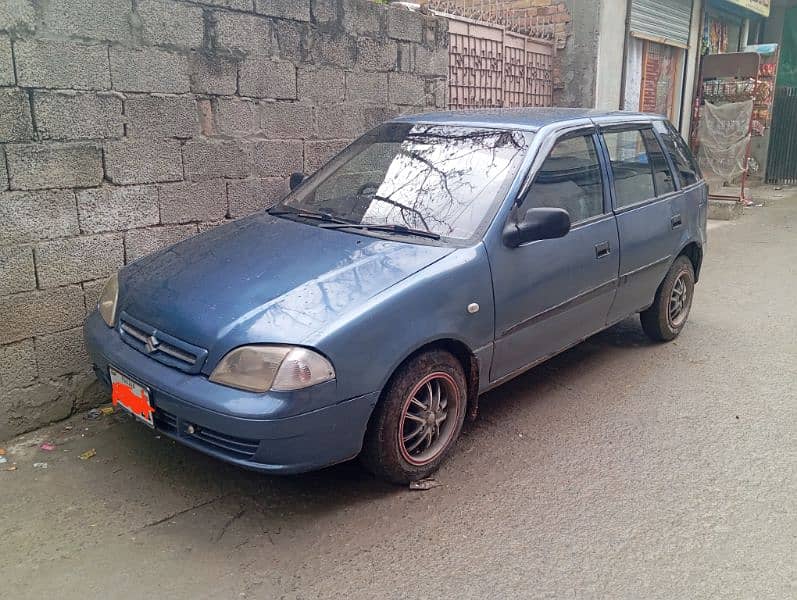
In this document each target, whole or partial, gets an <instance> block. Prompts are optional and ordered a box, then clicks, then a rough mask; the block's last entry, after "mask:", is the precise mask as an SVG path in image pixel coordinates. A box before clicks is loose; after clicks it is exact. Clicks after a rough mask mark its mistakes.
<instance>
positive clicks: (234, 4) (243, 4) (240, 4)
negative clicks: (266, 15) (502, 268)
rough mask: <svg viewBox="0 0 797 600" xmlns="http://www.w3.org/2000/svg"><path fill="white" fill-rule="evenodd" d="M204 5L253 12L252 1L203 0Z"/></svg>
mask: <svg viewBox="0 0 797 600" xmlns="http://www.w3.org/2000/svg"><path fill="white" fill-rule="evenodd" d="M202 4H210V5H211V6H220V7H222V8H233V9H235V10H252V0H202Z"/></svg>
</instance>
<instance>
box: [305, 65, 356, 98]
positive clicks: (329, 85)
mask: <svg viewBox="0 0 797 600" xmlns="http://www.w3.org/2000/svg"><path fill="white" fill-rule="evenodd" d="M298 86H299V99H300V100H310V101H314V102H318V103H322V102H342V101H343V98H344V97H345V92H346V85H345V83H344V74H343V71H342V70H340V69H336V68H333V67H320V68H312V67H307V68H306V67H302V68H300V69H299V80H298Z"/></svg>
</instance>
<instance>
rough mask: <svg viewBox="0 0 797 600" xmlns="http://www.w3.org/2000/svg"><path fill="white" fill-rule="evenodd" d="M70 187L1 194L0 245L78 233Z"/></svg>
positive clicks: (73, 195)
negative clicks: (68, 188) (66, 188)
mask: <svg viewBox="0 0 797 600" xmlns="http://www.w3.org/2000/svg"><path fill="white" fill-rule="evenodd" d="M78 231H79V229H78V220H77V209H76V208H75V194H74V192H72V191H71V190H57V191H45V192H3V193H0V246H4V245H10V244H24V243H26V242H35V241H38V240H46V239H50V238H57V237H63V236H69V235H77V233H78Z"/></svg>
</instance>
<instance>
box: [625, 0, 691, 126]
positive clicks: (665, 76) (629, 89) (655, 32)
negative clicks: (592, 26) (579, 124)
mask: <svg viewBox="0 0 797 600" xmlns="http://www.w3.org/2000/svg"><path fill="white" fill-rule="evenodd" d="M698 15H699V13H697V11H695V10H694V6H693V2H692V0H631V3H630V15H629V19H628V24H629V26H628V37H627V40H626V56H625V77H624V89H623V108H624V109H625V110H638V111H642V112H651V113H657V114H662V115H666V116H667V117H669V119H670V120H671V121H672V122H673V123H675V124H676V125H678V124H679V123H680V121H681V113H682V104H683V102H682V100H683V96H684V85H685V79H686V78H685V76H684V74H685V69H686V64H687V60H688V57H689V56H690V55H691V56H695V54H694V53H692V52H690V50H691V48H690V30H691V26H692V19H693V18H695V19H696V18H699V16H698Z"/></svg>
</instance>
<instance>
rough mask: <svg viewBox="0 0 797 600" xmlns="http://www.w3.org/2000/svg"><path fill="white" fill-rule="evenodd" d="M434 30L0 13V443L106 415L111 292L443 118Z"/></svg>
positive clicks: (38, 1)
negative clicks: (105, 301) (412, 124)
mask: <svg viewBox="0 0 797 600" xmlns="http://www.w3.org/2000/svg"><path fill="white" fill-rule="evenodd" d="M446 30H447V29H446V24H445V22H444V21H443V20H441V19H435V18H433V17H429V16H425V15H421V14H419V13H414V12H411V11H408V10H406V9H404V8H400V7H386V6H382V5H378V4H374V3H372V2H369V1H368V0H312V1H311V0H196V1H194V0H46V1H45V0H3V1H0V439H3V438H7V437H9V436H11V435H13V434H16V433H20V432H23V431H26V430H29V429H32V428H35V427H37V426H39V425H41V424H43V423H46V422H48V421H52V420H56V419H60V418H63V417H66V416H68V415H69V414H70V413H71V412H72V411H74V410H75V409H76V408H80V407H82V406H85V405H87V404H89V403H93V402H97V401H98V400H99V399H101V398H103V396H102V395H100V394H99V392H98V390H97V389H96V385H93V384H92V382H93V377H92V376H91V375H90V373H89V364H88V359H87V356H86V353H85V350H84V348H83V343H82V337H81V325H82V322H83V319H84V318H85V315H86V314H87V312H89V311H91V310H93V308H94V305H95V303H96V299H97V296H98V294H99V292H100V289H101V287H102V284H103V282H104V280H105V278H106V277H107V276H108V275H109V274H111V273H112V272H114V271H115V270H116V269H118V268H119V267H121V266H123V265H125V264H127V263H129V262H131V261H134V260H136V259H137V258H139V257H141V256H143V255H145V254H147V253H149V252H152V251H154V250H156V249H159V248H161V247H164V246H167V245H169V244H172V243H174V242H177V241H179V240H180V239H183V238H185V237H187V236H191V235H194V234H196V233H197V232H201V231H203V230H205V229H207V228H209V227H213V226H214V225H216V224H218V223H221V222H223V221H225V220H227V219H235V218H238V217H241V216H243V215H246V214H249V213H251V212H253V211H255V210H258V209H261V208H263V207H265V206H268V205H271V204H273V203H274V202H275V201H276V200H278V199H279V198H280V196H281V195H282V194H284V193H285V192H286V191H287V184H286V178H287V176H288V175H289V174H290V173H291V172H292V171H300V170H304V171H305V172H312V171H313V170H315V169H316V168H318V166H319V165H321V164H323V162H324V161H325V159H326V158H327V157H329V156H330V155H331V154H333V153H335V152H336V151H338V150H339V149H340V148H342V147H343V146H344V145H346V143H347V142H349V141H350V140H351V139H352V138H354V137H355V136H357V135H358V134H360V133H361V132H363V131H364V130H366V129H368V128H369V127H371V126H373V125H375V124H377V123H378V122H380V121H382V120H385V119H387V118H389V117H391V116H392V115H395V114H397V113H401V112H414V111H418V110H422V109H425V108H428V107H444V106H445V93H446V87H447V86H446V73H447V49H446V43H447V40H446V35H445V32H446Z"/></svg>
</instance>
